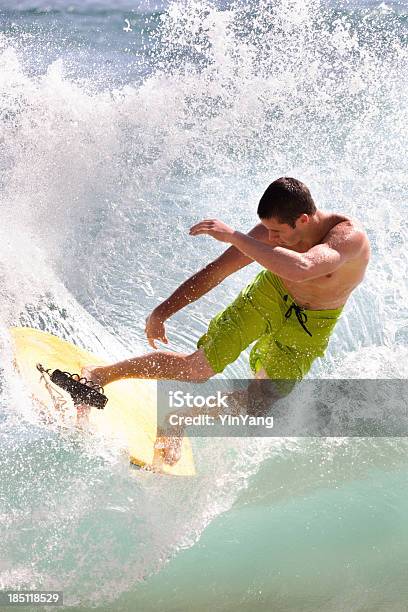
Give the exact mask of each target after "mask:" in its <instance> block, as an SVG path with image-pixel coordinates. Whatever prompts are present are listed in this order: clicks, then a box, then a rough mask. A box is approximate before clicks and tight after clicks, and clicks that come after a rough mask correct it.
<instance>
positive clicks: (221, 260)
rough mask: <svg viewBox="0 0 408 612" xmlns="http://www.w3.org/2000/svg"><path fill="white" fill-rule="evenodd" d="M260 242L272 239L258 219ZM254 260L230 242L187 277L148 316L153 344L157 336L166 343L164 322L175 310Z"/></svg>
mask: <svg viewBox="0 0 408 612" xmlns="http://www.w3.org/2000/svg"><path fill="white" fill-rule="evenodd" d="M248 236H252V237H253V238H255V239H256V240H257V242H265V243H267V244H270V245H272V244H273V243H272V242H270V241H269V238H268V230H267V229H266V228H265V226H264V225H262V223H258V224H257V225H255V227H253V228H252V229H251V230H250V231H249V232H248ZM251 263H253V259H252V258H251V257H247V256H246V255H245V254H244V253H242V252H241V251H240V250H239V249H237V248H235V247H234V246H230V247H229V248H228V249H227V250H226V251H224V253H222V255H220V256H219V257H217V259H214V261H212V262H210V263H209V264H208V265H207V266H205V268H203V269H202V270H200V271H199V272H197V273H196V274H193V276H191V277H190V278H189V279H187V280H186V281H184V283H182V284H181V285H180V286H179V287H178V288H177V289H176V291H174V293H172V294H171V296H170V297H169V298H167V299H166V300H164V302H162V303H161V304H159V305H158V306H157V307H156V308H155V309H154V310H153V312H152V313H151V314H150V316H149V317H148V318H147V320H146V335H147V339H148V342H149V344H150V346H152V347H153V348H156V346H155V344H154V341H155V339H157V340H161V341H162V342H165V343H167V338H166V335H165V330H164V326H163V322H164V321H166V320H167V319H169V318H170V317H171V316H172V315H174V314H175V313H176V312H178V311H179V310H181V309H182V308H184V307H185V306H187V305H188V304H191V303H192V302H195V301H196V300H198V299H199V298H200V297H202V296H203V295H205V294H206V293H208V292H209V291H211V289H213V288H214V287H216V286H217V285H219V284H220V283H221V282H222V281H223V280H224V279H225V278H227V277H228V276H230V275H231V274H233V273H234V272H237V271H238V270H241V269H242V268H244V267H245V266H247V265H249V264H251Z"/></svg>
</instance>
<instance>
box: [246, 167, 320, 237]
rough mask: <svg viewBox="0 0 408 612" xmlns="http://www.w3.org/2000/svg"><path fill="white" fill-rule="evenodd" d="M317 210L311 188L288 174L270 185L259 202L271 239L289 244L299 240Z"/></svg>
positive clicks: (261, 215) (260, 213)
mask: <svg viewBox="0 0 408 612" xmlns="http://www.w3.org/2000/svg"><path fill="white" fill-rule="evenodd" d="M316 212H317V209H316V205H315V203H314V202H313V198H312V196H311V194H310V191H309V189H308V188H307V187H306V185H305V184H304V183H302V182H301V181H298V180H297V179H294V178H290V177H288V176H285V177H282V178H279V179H277V180H276V181H274V182H273V183H271V184H270V185H269V187H268V188H267V190H266V191H265V193H264V194H263V196H262V198H261V199H260V201H259V205H258V216H259V218H260V219H261V222H262V223H263V225H264V226H265V227H266V228H267V229H268V230H269V236H270V238H271V239H275V240H278V241H280V242H283V243H285V244H288V245H293V244H296V243H297V242H299V241H300V240H301V239H302V237H303V236H304V235H305V232H307V227H308V225H307V224H308V223H309V222H310V219H311V218H312V217H313V215H314V214H315V213H316Z"/></svg>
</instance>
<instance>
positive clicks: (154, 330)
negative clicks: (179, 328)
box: [145, 310, 169, 349]
mask: <svg viewBox="0 0 408 612" xmlns="http://www.w3.org/2000/svg"><path fill="white" fill-rule="evenodd" d="M145 332H146V336H147V341H148V343H149V344H150V346H151V347H152V348H154V349H157V346H156V345H155V341H156V340H160V341H161V342H164V343H165V344H168V343H169V341H168V339H167V337H166V331H165V329H164V321H163V319H162V318H161V317H160V316H159V315H158V314H157V313H156V312H155V311H154V310H153V312H152V313H151V314H150V315H149V316H148V317H147V319H146V327H145Z"/></svg>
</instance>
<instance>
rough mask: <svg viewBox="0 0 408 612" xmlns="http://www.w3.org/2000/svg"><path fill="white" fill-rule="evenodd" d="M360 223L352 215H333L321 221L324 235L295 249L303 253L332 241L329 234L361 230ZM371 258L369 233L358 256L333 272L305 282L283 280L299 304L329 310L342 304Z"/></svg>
mask: <svg viewBox="0 0 408 612" xmlns="http://www.w3.org/2000/svg"><path fill="white" fill-rule="evenodd" d="M361 229H362V228H361V226H360V225H359V224H358V222H357V221H355V220H353V219H352V218H351V217H346V216H344V215H337V214H332V215H328V217H327V218H326V219H325V220H324V222H323V223H322V236H321V238H320V240H318V241H317V242H315V243H314V244H299V245H296V246H295V247H286V248H291V249H292V250H293V251H297V252H299V253H304V252H306V251H308V250H309V249H310V248H312V247H313V246H315V245H316V244H323V243H325V242H328V241H329V236H333V233H334V232H336V231H338V232H339V233H340V235H341V233H342V232H350V231H355V230H360V231H361ZM369 259H370V243H369V241H368V238H367V236H365V239H364V241H363V244H362V248H361V250H360V252H359V253H358V255H357V256H356V257H355V259H352V260H351V261H347V262H346V263H344V264H343V265H341V266H340V267H339V268H338V269H337V270H335V271H334V272H332V273H331V274H325V275H324V276H321V277H319V278H314V279H312V280H308V281H303V282H293V281H289V280H287V279H282V282H283V284H284V285H285V287H286V288H287V290H288V292H289V293H290V294H291V295H292V297H293V298H294V299H295V301H296V302H297V303H298V304H299V306H303V307H304V308H307V309H310V310H327V309H333V308H339V307H340V306H343V304H345V302H346V301H347V299H348V297H349V296H350V294H351V292H352V291H353V289H355V287H357V285H358V284H359V283H361V281H362V280H363V278H364V274H365V270H366V267H367V264H368V262H369Z"/></svg>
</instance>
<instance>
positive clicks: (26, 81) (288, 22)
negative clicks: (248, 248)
mask: <svg viewBox="0 0 408 612" xmlns="http://www.w3.org/2000/svg"><path fill="white" fill-rule="evenodd" d="M407 12H408V5H407V3H406V2H403V1H400V2H379V1H371V0H370V1H368V0H367V1H363V0H359V1H357V0H356V1H350V2H346V1H343V2H340V1H336V2H335V1H326V2H325V1H323V0H321V1H318V0H303V1H301V0H259V1H253V0H248V1H238V0H236V1H233V0H232V1H225V2H218V1H215V0H213V1H211V2H210V1H209V0H189V1H180V0H178V1H174V2H156V3H154V2H148V1H147V0H146V1H144V2H137V1H136V0H135V1H134V2H131V1H130V0H122V1H117V0H116V1H115V2H113V1H111V2H108V1H107V0H103V1H96V0H95V1H93V0H92V1H91V0H85V1H82V2H79V0H75V1H73V2H66V1H64V0H49V1H46V0H21V1H20V0H15V1H14V2H11V1H5V0H0V116H1V123H0V130H1V132H0V198H1V224H0V295H1V298H2V302H1V304H2V307H1V310H0V337H1V358H2V371H1V379H0V385H1V391H0V423H1V428H0V520H1V522H0V525H1V539H0V587H1V588H16V587H20V588H25V589H34V588H36V589H59V590H63V591H64V599H65V605H66V606H67V607H69V608H70V609H72V610H90V609H93V608H96V609H100V610H103V611H106V612H107V611H108V610H109V611H110V610H115V611H118V612H122V611H123V612H130V611H133V610H146V611H150V610H152V611H153V610H154V611H156V610H166V611H173V610H174V611H176V610H177V611H184V610H191V609H193V610H197V611H201V610H209V609H213V610H222V611H229V610H242V611H248V612H249V611H253V610H259V611H265V612H266V611H267V612H269V611H274V612H275V611H277V612H289V611H302V612H303V611H304V612H306V611H310V612H314V611H316V610H324V611H327V612H338V611H343V610H353V611H357V610H358V611H364V612H373V611H381V612H382V611H387V612H388V611H392V612H397V611H398V612H400V611H403V610H406V609H407V607H408V593H407V574H408V563H407V558H408V526H407V510H408V488H407V486H408V477H407V468H408V460H407V441H406V438H326V439H314V438H276V439H275V438H262V439H261V438H254V439H239V438H230V439H220V438H218V439H195V440H193V445H194V451H195V456H196V463H197V468H198V475H197V477H196V478H193V479H173V478H164V477H160V476H156V475H152V474H146V473H143V472H140V471H137V470H133V469H130V468H129V466H128V463H127V462H126V460H125V458H124V457H123V455H121V454H120V453H119V452H116V451H115V449H112V448H109V446H101V445H100V444H97V443H96V442H95V441H93V440H92V439H89V438H86V437H84V436H81V435H80V434H78V433H76V432H65V433H64V434H63V435H61V434H60V433H59V432H57V431H53V430H51V429H45V428H44V427H42V426H41V425H40V424H39V423H38V422H37V420H36V417H35V412H34V410H33V407H32V405H31V403H30V401H29V398H28V397H27V394H26V392H25V390H24V388H22V387H21V385H20V382H19V380H18V379H16V377H15V375H14V373H13V369H12V357H11V353H10V345H9V336H8V332H7V330H8V327H9V326H10V325H16V324H17V325H18V324H23V325H31V326H34V327H39V328H41V329H46V330H47V331H50V332H52V333H56V334H58V335H60V336H61V337H63V338H65V339H67V340H70V341H72V342H75V343H77V344H79V345H81V346H84V347H86V348H88V349H89V350H92V351H94V352H96V353H99V354H101V355H103V356H106V357H108V358H111V359H117V358H121V357H124V356H127V355H132V354H140V353H142V352H144V351H146V350H149V347H148V345H147V342H146V340H145V338H144V321H145V318H146V316H147V315H148V314H149V312H150V311H151V309H152V308H154V307H155V306H156V305H157V304H158V303H159V302H160V301H161V300H162V299H164V298H165V297H167V296H168V295H169V294H170V293H171V292H172V291H173V290H174V289H175V288H176V287H177V286H178V285H179V284H180V283H181V282H182V281H183V280H184V279H185V278H186V277H187V276H189V275H191V274H192V273H194V272H195V271H196V270H197V269H199V268H200V267H202V266H203V265H205V264H206V263H208V262H209V261H210V260H211V259H212V258H214V257H216V256H217V255H218V254H219V253H220V252H221V251H222V245H220V244H219V243H217V242H216V241H213V240H210V239H208V238H205V237H197V238H194V239H192V238H190V237H189V236H188V229H189V227H190V226H191V225H192V224H193V223H195V222H197V221H199V220H200V219H201V218H205V217H214V216H216V217H218V218H220V219H222V220H224V221H225V222H227V223H229V224H230V225H233V226H234V227H236V228H238V229H241V230H248V229H249V228H250V227H252V226H253V225H255V223H256V222H257V220H256V206H257V202H258V200H259V197H260V195H261V194H262V193H263V191H264V189H265V187H266V186H267V185H268V184H269V183H270V182H271V181H272V180H274V179H275V178H277V177H279V176H283V175H289V176H296V177H298V178H300V179H301V180H303V181H304V182H305V183H306V184H307V185H309V186H310V189H311V191H312V194H313V195H314V197H315V200H316V201H317V203H318V206H319V207H320V208H323V209H325V210H333V211H339V212H343V213H345V214H350V215H354V216H355V217H357V218H359V219H360V220H361V221H362V223H363V225H364V226H365V228H366V231H367V233H368V235H369V237H370V240H371V244H372V248H373V257H372V261H371V264H370V266H369V268H368V272H367V275H366V278H365V280H364V282H363V284H362V285H360V286H359V287H358V289H357V290H356V291H355V292H354V294H353V296H352V297H351V298H350V300H349V302H348V303H347V306H346V308H345V310H344V314H343V318H342V320H341V321H340V322H339V324H338V326H337V328H336V330H335V333H334V334H333V337H332V340H331V342H330V345H329V349H328V353H327V356H326V358H325V359H324V360H321V361H318V362H316V363H315V364H314V366H313V369H312V371H311V373H310V375H309V377H316V378H376V379H377V378H378V379H380V378H407V376H408V365H407V363H408V360H407V356H408V347H407V344H408V306H407V305H408V291H407V280H406V279H407V277H408V258H407V252H406V249H405V243H406V241H407V238H408V236H407V227H408V223H407V213H408V205H407V197H406V194H407V161H406V160H407V156H406V146H404V145H406V141H407V125H408V117H407V109H408V104H407V102H408V101H407V82H406V81H407V74H408V70H407V47H406V42H407V39H406V35H407ZM258 269H259V268H258V267H257V266H256V265H251V266H249V267H248V268H246V269H244V270H242V271H241V272H239V273H238V274H236V275H234V276H233V277H231V278H229V279H228V280H227V281H225V282H224V283H223V284H222V285H221V286H219V287H217V288H216V289H215V290H214V291H213V292H211V293H210V294H208V295H207V296H205V297H204V298H202V299H201V300H200V301H199V302H196V303H194V304H192V305H190V306H189V307H188V308H186V309H185V310H184V311H181V312H180V313H177V314H176V315H175V316H174V317H173V318H172V319H171V320H170V321H168V323H167V331H168V337H169V340H170V348H172V349H173V350H182V351H191V350H193V349H194V347H195V343H196V341H197V339H198V337H199V336H200V335H201V334H202V333H203V331H204V330H205V329H206V325H207V324H208V321H209V319H210V317H211V316H212V315H213V314H215V313H216V312H217V311H218V310H219V309H220V308H221V307H222V305H224V304H226V303H227V302H228V301H229V300H231V299H232V298H233V297H234V296H235V295H236V294H237V292H238V291H239V290H240V288H241V287H242V286H243V284H244V283H246V282H248V281H249V280H250V279H251V278H252V277H253V276H254V275H255V273H256V272H257V270H258ZM224 375H225V376H226V377H228V378H242V377H246V376H248V375H249V370H248V365H247V353H246V354H244V355H242V356H241V357H240V358H239V359H238V360H237V361H236V362H235V363H234V364H232V365H231V366H230V367H229V368H228V369H227V370H226V371H225V373H224ZM347 409H348V410H350V408H347Z"/></svg>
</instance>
